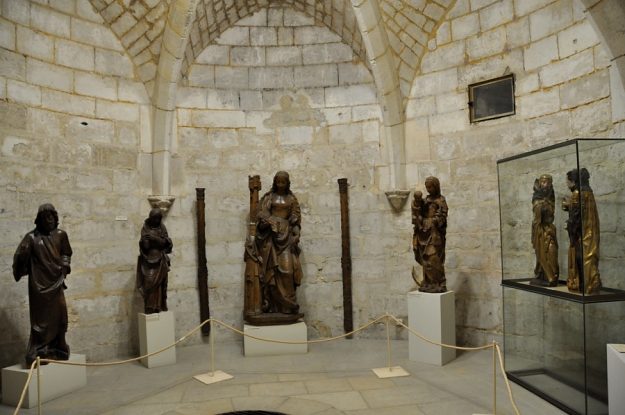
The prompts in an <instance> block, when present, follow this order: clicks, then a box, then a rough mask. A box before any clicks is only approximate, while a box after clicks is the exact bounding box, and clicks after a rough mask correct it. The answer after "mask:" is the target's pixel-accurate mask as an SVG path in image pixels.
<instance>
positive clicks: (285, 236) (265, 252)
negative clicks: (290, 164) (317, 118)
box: [244, 171, 303, 325]
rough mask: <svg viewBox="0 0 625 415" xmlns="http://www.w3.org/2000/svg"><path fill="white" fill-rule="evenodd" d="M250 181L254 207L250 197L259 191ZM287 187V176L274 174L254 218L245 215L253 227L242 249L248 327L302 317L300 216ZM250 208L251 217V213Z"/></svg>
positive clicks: (258, 186) (294, 200)
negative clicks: (300, 300) (298, 295)
mask: <svg viewBox="0 0 625 415" xmlns="http://www.w3.org/2000/svg"><path fill="white" fill-rule="evenodd" d="M255 177H257V176H255ZM250 180H251V181H250V192H251V195H252V197H251V199H250V200H251V206H253V205H254V197H253V195H254V192H256V194H258V193H257V192H258V190H260V181H259V179H254V180H253V181H252V178H251V179H250ZM257 180H258V181H257ZM290 187H291V182H290V179H289V174H288V173H287V172H285V171H279V172H278V173H276V175H275V177H274V179H273V185H272V187H271V190H270V191H268V192H267V193H265V195H264V196H263V197H262V198H261V200H260V202H259V203H258V204H257V209H256V210H257V212H256V214H255V220H252V218H253V217H252V216H251V217H250V219H251V220H250V222H251V223H253V224H252V225H251V226H250V232H249V233H248V239H247V242H246V251H245V260H246V275H245V280H246V282H245V290H246V292H245V299H246V301H245V310H244V319H245V321H246V322H248V323H250V324H254V325H273V324H290V323H295V322H297V321H298V320H299V319H300V318H301V317H303V314H302V313H300V312H299V304H298V303H297V298H296V290H297V287H298V286H299V285H300V284H301V281H302V266H301V263H300V260H299V255H300V247H299V238H300V229H301V220H302V216H301V212H300V207H299V203H298V201H297V198H296V197H295V195H294V194H293V193H292V192H291V188H290ZM250 210H251V215H252V214H254V212H253V210H254V209H250Z"/></svg>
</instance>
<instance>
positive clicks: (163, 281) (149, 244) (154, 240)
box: [137, 208, 173, 314]
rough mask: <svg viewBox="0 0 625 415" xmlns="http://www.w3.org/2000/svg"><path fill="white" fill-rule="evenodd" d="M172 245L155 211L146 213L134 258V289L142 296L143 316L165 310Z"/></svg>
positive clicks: (161, 220) (158, 211)
mask: <svg viewBox="0 0 625 415" xmlns="http://www.w3.org/2000/svg"><path fill="white" fill-rule="evenodd" d="M172 248H173V244H172V242H171V239H170V238H169V235H168V234H167V228H166V227H165V225H164V224H163V213H162V212H161V210H160V209H159V208H153V209H152V210H150V213H149V215H148V218H147V219H146V220H145V221H144V223H143V227H142V228H141V239H140V241H139V257H138V258H137V289H138V290H139V293H141V296H142V297H143V302H144V309H145V314H153V313H160V312H161V311H167V282H168V273H169V267H170V261H169V255H167V254H170V253H171V250H172Z"/></svg>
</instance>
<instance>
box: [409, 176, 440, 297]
mask: <svg viewBox="0 0 625 415" xmlns="http://www.w3.org/2000/svg"><path fill="white" fill-rule="evenodd" d="M425 189H426V190H427V192H428V195H427V197H425V198H423V194H422V193H421V192H420V191H415V192H414V199H413V201H412V223H413V225H414V233H413V238H412V249H413V251H414V255H415V259H416V261H417V262H418V263H419V265H421V267H422V268H423V280H418V278H417V277H416V271H415V270H414V268H413V279H414V280H415V282H416V283H417V286H418V287H419V291H422V292H428V293H444V292H446V291H447V285H446V283H447V281H446V279H445V237H446V233H447V202H446V201H445V197H444V196H443V195H441V185H440V182H439V180H438V178H436V177H433V176H430V177H428V178H426V179H425Z"/></svg>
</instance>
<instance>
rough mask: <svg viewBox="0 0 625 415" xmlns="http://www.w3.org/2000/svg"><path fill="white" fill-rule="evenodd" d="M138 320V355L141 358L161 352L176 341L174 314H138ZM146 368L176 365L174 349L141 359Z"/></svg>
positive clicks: (166, 312)
mask: <svg viewBox="0 0 625 415" xmlns="http://www.w3.org/2000/svg"><path fill="white" fill-rule="evenodd" d="M138 319H139V354H140V355H141V356H143V355H145V354H148V353H153V352H156V351H158V350H161V349H162V348H163V347H166V346H169V345H170V344H172V343H174V342H175V341H176V338H175V331H174V321H175V319H174V313H173V312H171V311H163V312H160V313H153V314H144V313H138ZM141 363H142V364H143V365H144V366H145V367H148V368H152V367H159V366H166V365H173V364H175V363H176V348H175V347H172V348H171V349H167V350H165V351H164V352H161V353H158V354H155V355H152V356H149V357H146V358H143V359H141Z"/></svg>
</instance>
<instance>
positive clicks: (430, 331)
mask: <svg viewBox="0 0 625 415" xmlns="http://www.w3.org/2000/svg"><path fill="white" fill-rule="evenodd" d="M454 298H455V296H454V292H453V291H447V292H445V293H440V294H438V293H422V292H419V291H411V292H409V293H408V326H409V327H410V328H411V329H412V330H414V331H416V332H418V333H420V334H421V335H423V336H424V337H427V338H428V339H430V340H433V341H436V342H439V343H444V344H450V345H454V346H455V345H456V305H455V300H454ZM408 350H409V358H410V360H414V361H418V362H423V363H430V364H433V365H439V366H442V365H444V364H445V363H448V362H449V361H451V360H453V359H455V358H456V350H455V349H450V348H448V347H441V346H435V345H433V344H430V343H427V342H425V341H423V340H421V339H419V338H418V337H416V336H415V335H413V334H409V340H408Z"/></svg>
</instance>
